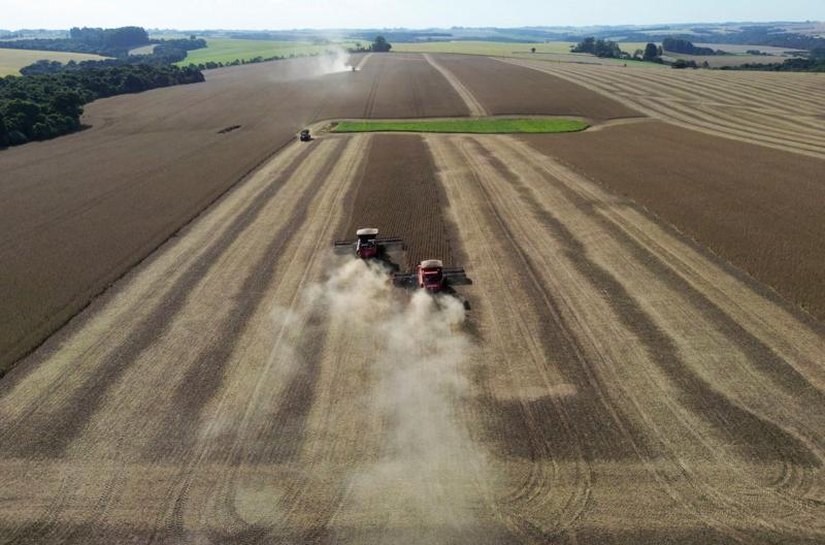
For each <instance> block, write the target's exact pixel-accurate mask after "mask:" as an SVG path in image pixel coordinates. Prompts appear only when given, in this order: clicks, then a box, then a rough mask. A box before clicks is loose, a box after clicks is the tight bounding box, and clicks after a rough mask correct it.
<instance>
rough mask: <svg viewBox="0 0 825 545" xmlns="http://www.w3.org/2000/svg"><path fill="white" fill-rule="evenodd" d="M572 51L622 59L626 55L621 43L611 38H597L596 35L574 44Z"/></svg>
mask: <svg viewBox="0 0 825 545" xmlns="http://www.w3.org/2000/svg"><path fill="white" fill-rule="evenodd" d="M570 51H572V52H573V53H590V54H591V55H596V56H597V57H602V58H612V59H620V58H623V57H624V56H626V53H624V52H623V51H622V50H621V49H620V48H619V44H617V43H616V42H612V41H610V40H602V39H598V40H597V39H596V38H594V37H592V36H591V37H589V38H585V39H584V40H582V41H581V42H579V43H578V44H576V45H574V46H573V47H572V48H571V49H570Z"/></svg>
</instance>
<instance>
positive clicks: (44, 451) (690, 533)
mask: <svg viewBox="0 0 825 545" xmlns="http://www.w3.org/2000/svg"><path fill="white" fill-rule="evenodd" d="M371 62H372V60H371V61H370V63H371ZM410 62H412V61H410ZM490 62H494V61H490ZM368 68H369V63H368V64H367V69H368ZM365 71H366V70H365ZM375 96H377V95H375ZM361 107H363V104H361ZM542 113H548V112H546V111H545V112H542ZM588 117H593V116H592V115H588ZM647 126H648V125H646V127H647ZM639 127H640V126H637V127H633V128H634V129H638V128H639ZM630 128H631V127H630V126H627V127H610V128H608V129H605V130H602V131H599V132H595V133H593V135H589V137H595V139H596V140H598V139H599V138H607V135H610V134H611V133H613V132H614V131H618V130H619V129H622V130H624V129H630ZM656 130H659V129H656ZM674 130H675V129H674ZM234 132H238V131H234ZM230 134H232V133H230ZM598 135H602V136H598ZM570 136H571V135H567V137H570ZM542 138H544V137H542ZM536 145H537V146H539V147H541V146H540V145H539V144H536ZM571 145H572V144H571ZM594 146H595V147H598V142H597V143H595V144H594ZM601 147H604V143H602V145H601ZM557 149H562V150H563V146H560V145H554V146H553V149H552V150H551V151H550V152H548V153H541V152H539V151H538V150H537V149H536V148H534V147H531V146H528V145H525V144H524V140H521V139H519V138H515V137H503V136H478V137H467V136H427V137H425V138H423V139H422V137H420V136H410V135H356V136H349V135H347V136H344V135H329V136H324V137H323V138H321V139H319V140H317V141H316V142H313V143H312V144H310V146H301V145H298V144H293V145H292V146H289V147H287V148H286V149H285V150H284V151H283V152H282V153H281V154H278V155H277V156H276V157H275V158H274V160H273V161H272V162H270V163H267V165H266V166H265V168H264V169H263V170H262V171H260V172H258V173H256V174H254V175H253V176H251V177H250V178H249V179H247V180H246V181H245V182H244V183H242V184H240V185H239V186H238V187H237V189H236V190H234V191H232V192H229V193H228V194H227V195H226V196H225V197H224V198H223V199H222V200H221V201H219V202H218V203H217V204H216V205H215V206H213V207H211V208H210V209H209V210H208V211H207V212H206V213H204V214H203V215H202V217H201V218H199V219H198V221H196V222H193V223H192V224H190V225H189V226H188V227H187V228H185V229H184V230H183V231H182V232H181V233H180V236H178V237H176V238H174V239H171V240H169V241H168V242H167V243H166V244H165V245H164V247H163V248H162V249H161V250H160V251H159V252H157V253H155V254H154V255H153V256H152V257H151V258H150V259H148V260H146V261H145V262H144V263H142V264H141V265H140V266H138V267H137V268H136V269H135V270H133V271H132V272H131V273H130V274H129V275H128V276H127V277H126V278H124V279H123V280H121V281H119V282H118V283H117V284H116V286H115V289H113V290H110V291H109V292H108V293H107V294H106V295H105V296H104V297H102V298H100V299H98V300H97V301H96V302H95V303H94V304H93V306H92V307H91V308H89V309H87V310H86V311H85V312H83V313H82V314H81V316H80V317H79V318H78V319H75V320H73V321H72V322H71V323H70V325H69V327H67V328H64V329H62V330H61V331H60V332H59V333H58V334H56V335H55V336H53V337H52V338H51V339H50V340H49V341H48V342H47V343H46V344H45V345H43V346H42V347H40V349H38V350H37V351H36V352H35V353H34V354H33V355H32V356H31V357H29V358H28V359H26V360H25V361H24V362H22V363H21V365H19V366H18V367H16V368H15V369H13V370H12V372H11V373H10V374H9V375H8V376H7V377H5V378H4V379H3V381H0V434H2V437H0V452H2V457H0V466H2V475H3V476H4V486H3V487H2V492H0V493H2V494H3V499H4V502H3V504H4V511H3V514H2V515H0V530H1V531H2V535H3V536H4V537H6V541H8V542H10V543H27V542H29V543H57V542H78V543H80V542H83V543H96V542H99V543H110V542H113V541H129V540H132V539H136V540H138V541H141V542H160V543H162V542H175V543H178V542H182V541H189V540H194V541H197V540H211V541H217V542H302V543H303V542H317V543H320V542H358V543H372V542H375V543H379V542H387V541H392V542H404V541H409V542H414V541H415V540H420V539H421V537H422V536H425V538H426V540H427V541H428V542H454V543H456V542H459V543H460V542H466V543H479V542H485V541H486V542H490V543H508V542H509V543H521V542H547V541H550V542H558V543H571V544H572V543H596V542H598V543H608V544H619V543H627V544H631V543H639V542H657V543H663V542H669V543H729V542H743V543H777V542H783V543H784V542H793V543H811V544H813V543H818V542H821V541H822V539H823V535H825V527H823V526H822V520H823V519H825V517H823V509H822V505H823V503H822V502H823V501H825V496H823V494H825V483H823V480H822V471H821V467H822V460H823V449H824V448H825V445H824V444H823V438H822V436H821V430H822V429H823V426H825V421H823V419H824V418H825V416H823V411H822V407H823V389H825V371H823V368H822V364H821V362H822V361H823V358H825V340H824V339H825V337H823V332H822V328H821V325H815V324H812V323H811V321H810V320H808V319H806V318H805V317H804V316H801V315H800V314H799V313H798V312H797V311H796V310H794V309H793V308H789V307H788V306H787V305H784V304H783V303H782V302H781V301H780V300H779V299H778V298H777V297H776V296H775V295H772V294H770V293H765V292H764V291H763V290H762V289H760V288H759V286H757V285H755V283H754V282H753V281H751V280H749V279H747V278H743V277H742V275H739V274H736V273H735V272H734V271H731V269H730V267H728V266H727V265H726V264H725V263H723V262H721V261H720V260H718V259H717V258H715V257H714V256H712V255H710V254H708V253H707V252H706V251H704V250H701V249H699V248H697V247H696V245H695V244H692V243H691V242H690V241H688V240H686V239H685V237H684V236H682V235H680V234H678V233H676V232H675V231H674V230H673V229H671V228H669V227H668V226H667V225H666V224H662V223H660V222H659V221H658V220H656V219H655V218H653V217H651V215H650V214H648V213H647V212H646V211H644V210H643V209H641V208H640V207H639V206H638V205H636V204H634V203H633V202H632V201H629V200H626V199H624V198H621V197H616V196H615V195H611V194H609V193H607V192H606V191H605V190H604V188H603V187H602V186H600V185H598V184H596V183H593V182H592V181H591V180H589V179H587V178H586V177H584V176H583V175H582V174H580V173H579V171H577V170H574V169H572V168H570V167H568V166H567V165H565V164H564V163H562V162H561V161H559V160H557V159H555V153H556V150H557ZM777 160H778V159H777ZM639 161H640V162H642V161H643V159H640V160H639ZM407 171H411V172H412V174H408V173H407ZM585 172H587V171H586V170H585ZM396 176H397V177H398V178H401V179H402V182H403V181H404V180H409V179H414V180H416V184H410V185H409V186H404V185H403V183H402V184H400V185H398V184H396V183H395V178H396ZM598 179H599V180H600V181H601V179H602V176H601V175H600V176H598ZM382 186H383V187H382ZM387 187H394V188H395V191H387V190H386V189H387ZM412 189H416V191H412ZM407 190H410V191H409V192H408V193H405V192H404V191H407ZM396 207H401V208H400V209H399V208H396ZM417 207H421V208H417ZM406 209H409V210H406ZM391 212H395V214H396V216H397V217H390V216H389V214H390V213H391ZM369 214H375V215H374V216H372V219H370V220H369V221H370V222H373V221H374V222H376V223H380V224H381V225H377V226H379V227H380V228H382V230H383V231H384V232H385V233H386V234H388V235H389V234H393V235H401V236H404V237H405V238H407V241H408V243H410V244H411V246H412V248H418V249H417V250H416V249H412V250H411V253H412V254H414V253H415V252H421V253H422V255H424V254H423V252H434V253H438V252H442V251H443V252H445V253H444V254H443V255H439V256H438V257H443V258H445V259H449V258H461V260H462V263H461V264H463V265H465V266H466V267H467V269H468V273H469V275H470V277H471V278H473V280H474V282H475V285H474V286H473V287H470V288H468V291H467V295H468V296H469V298H470V301H471V303H472V308H473V310H472V315H471V317H470V324H469V326H470V327H469V328H468V330H469V331H470V332H472V335H473V337H472V338H473V344H472V345H471V347H470V352H469V353H468V357H467V358H466V359H465V360H462V365H461V366H460V367H459V368H458V370H459V371H460V372H461V373H463V374H465V375H466V378H467V379H468V386H467V389H466V390H463V391H462V392H461V395H458V396H456V395H446V396H444V397H438V398H436V399H438V400H440V401H441V402H443V403H446V406H445V409H446V410H445V412H448V413H449V414H450V415H452V416H453V418H455V419H457V422H456V423H455V424H456V427H455V429H456V431H459V432H461V431H462V430H465V429H466V430H467V431H468V433H469V436H470V437H471V438H472V441H471V442H470V443H468V444H464V445H463V449H462V450H460V451H458V452H459V453H460V455H461V456H462V457H461V458H459V459H460V460H462V461H464V462H466V464H470V465H472V466H473V472H472V474H471V475H470V476H469V480H468V481H465V482H461V481H460V480H456V479H455V478H454V477H453V478H447V479H445V480H444V481H438V482H436V481H431V482H425V483H418V484H416V485H415V486H413V485H412V484H411V483H415V482H416V480H417V479H418V480H420V479H421V475H431V474H430V473H427V472H426V465H420V464H421V463H426V462H428V461H429V460H430V459H429V458H427V457H424V458H423V459H422V460H418V461H417V462H418V465H417V464H416V460H407V462H413V463H412V464H411V465H409V466H407V465H404V464H401V465H400V466H398V467H395V468H393V471H391V472H390V473H389V476H390V477H391V478H390V479H388V480H386V481H378V482H376V481H370V480H366V481H363V479H361V477H362V476H363V471H362V470H364V468H366V469H367V470H369V469H370V468H374V467H375V464H376V462H378V461H380V460H381V456H382V454H385V450H386V444H387V441H388V440H389V439H390V438H391V437H393V436H394V434H395V433H396V432H397V429H396V428H395V427H394V426H395V423H394V422H393V421H392V419H388V418H386V417H385V416H383V415H382V414H380V413H376V412H374V411H371V410H370V408H371V407H372V406H373V405H374V402H375V400H374V399H373V398H374V396H375V395H376V391H375V387H376V380H377V378H376V375H375V371H376V370H375V369H374V368H373V367H371V365H370V364H369V363H368V361H367V360H370V358H374V357H375V354H374V352H375V350H376V347H378V346H380V339H376V338H375V337H374V336H373V335H372V333H371V332H370V331H369V329H368V328H367V330H364V329H363V328H360V327H358V324H354V323H352V321H351V320H348V319H346V318H347V317H346V315H343V316H337V317H334V316H333V317H331V316H329V315H328V314H327V313H325V312H322V311H319V310H318V308H317V307H313V306H311V305H310V306H309V310H308V311H307V309H306V305H307V303H306V300H305V295H306V294H307V293H308V288H309V287H310V286H311V285H313V284H314V283H316V282H320V281H322V280H323V278H324V276H325V272H326V271H330V270H335V265H334V262H333V261H331V257H330V256H329V254H330V250H329V242H330V241H331V240H332V239H333V238H341V237H343V236H349V235H351V231H352V230H353V229H354V228H356V227H358V226H362V222H363V221H364V218H365V217H366V218H369ZM422 217H423V218H424V219H423V221H422V222H421V223H422V224H424V225H430V226H431V227H430V230H425V229H421V230H417V229H416V227H418V225H417V224H414V223H412V222H413V220H414V219H415V218H419V219H420V218H422ZM385 222H386V224H387V225H389V227H385ZM439 225H441V226H443V227H442V228H443V230H444V233H445V234H444V237H443V238H442V237H441V236H440V232H439V228H438V227H437V226H439ZM394 229H398V230H399V231H402V232H401V233H398V232H393V230H394ZM428 244H434V245H435V246H432V247H430V246H427V245H428ZM411 257H412V256H411ZM427 257H436V256H434V255H427ZM181 291H182V292H183V293H182V294H181V293H179V292H181ZM309 292H310V293H311V292H312V290H309ZM357 295H358V297H360V298H363V299H366V300H369V297H370V296H371V293H370V292H369V291H367V292H362V293H358V294H357ZM399 304H404V303H403V302H402V301H401V300H399ZM153 324H157V325H153ZM227 335H229V336H231V337H232V338H231V339H230V338H228V337H227ZM141 337H143V338H144V340H143V341H141V340H140V339H141ZM136 343H137V344H136ZM87 398H88V399H89V400H91V401H86V399H87ZM403 402H404V398H403V397H402V398H399V399H398V400H397V403H403ZM78 404H79V405H80V406H82V407H85V408H84V409H83V410H80V411H77V410H76V409H74V408H73V407H74V406H75V405H78ZM439 407H441V405H439ZM181 409H182V410H181ZM73 411H74V412H73ZM61 414H73V415H74V416H75V417H78V418H79V419H80V421H79V422H77V423H73V422H65V420H63V419H61V416H60V415H61ZM53 419H55V420H54V421H53ZM56 423H57V424H58V425H56ZM424 423H427V421H425V422H424ZM448 429H450V428H448ZM40 435H43V436H45V437H52V436H53V437H56V438H57V439H58V440H57V441H56V443H54V444H51V443H50V442H49V441H44V440H43V439H41V438H40V437H39V436H40ZM21 445H28V448H25V447H23V446H21ZM428 446H430V445H428ZM431 446H437V445H431ZM448 452H449V451H448ZM479 459H480V460H483V462H481V463H479V462H477V460H479ZM473 464H476V465H473ZM379 467H380V466H379ZM421 469H424V470H425V471H423V472H422V471H421ZM378 475H379V476H380V475H382V473H380V472H379V473H378ZM364 482H367V483H370V482H373V483H374V484H375V486H376V487H378V488H379V489H381V490H382V492H381V493H380V494H377V495H376V496H375V499H373V500H370V498H372V497H373V496H371V495H369V494H366V495H365V491H364V490H363V483H364ZM411 487H412V488H411ZM416 487H417V488H418V489H420V490H419V493H422V494H423V495H422V497H423V498H425V499H434V500H436V502H435V504H434V505H435V506H436V508H437V507H438V506H443V507H445V508H449V509H445V510H444V512H445V513H449V514H450V515H451V516H453V515H457V516H458V518H457V520H459V521H460V522H461V524H459V525H455V524H449V523H447V524H445V523H444V521H443V515H444V513H441V518H439V516H438V515H439V513H427V512H426V510H422V509H421V507H422V506H421V505H418V504H413V505H415V506H416V507H417V509H412V510H409V509H407V510H399V509H398V508H397V506H402V507H403V506H405V505H406V504H405V502H404V499H405V495H406V494H408V493H410V492H411V491H412V490H415V489H416ZM422 490H423V491H424V492H422ZM366 492H369V491H366ZM382 498H384V501H383V503H381V502H380V501H379V500H381V499H382ZM455 498H460V500H461V501H458V502H455V503H451V500H454V499H455ZM439 501H440V502H441V503H439ZM444 502H447V503H444ZM394 509H396V510H394ZM468 521H469V522H471V524H469V525H468V524H467V523H468Z"/></svg>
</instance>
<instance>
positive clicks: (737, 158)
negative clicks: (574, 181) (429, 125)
mask: <svg viewBox="0 0 825 545" xmlns="http://www.w3.org/2000/svg"><path fill="white" fill-rule="evenodd" d="M565 136H566V138H556V137H554V136H553V135H530V136H527V135H525V136H524V141H525V142H526V143H528V144H530V145H531V146H533V147H534V148H535V149H537V150H540V151H541V152H542V153H545V154H548V155H552V156H555V157H557V158H559V159H561V160H563V161H564V162H565V163H567V164H569V165H572V166H574V167H575V168H576V170H578V171H579V172H582V173H586V175H587V176H589V177H591V178H593V179H595V180H598V181H599V182H601V183H602V184H604V185H605V186H607V187H609V188H610V189H611V190H612V191H614V192H615V193H617V194H619V195H624V196H626V197H628V198H630V199H632V200H634V201H636V202H638V203H639V204H642V205H643V206H645V207H647V208H648V209H649V210H650V211H652V212H654V213H656V214H658V215H659V216H661V217H662V218H666V219H667V221H668V222H670V223H672V224H673V225H675V226H676V227H677V228H678V229H680V230H681V231H682V232H684V233H685V234H687V235H689V236H690V237H692V238H694V239H695V240H697V241H699V242H700V243H701V244H702V245H703V246H707V247H709V248H711V249H712V250H713V251H714V252H716V253H717V254H718V255H720V256H722V257H723V258H724V259H726V260H728V261H730V262H731V263H733V264H734V265H735V266H736V267H738V268H739V269H742V270H744V271H747V272H748V273H749V274H750V275H752V276H754V277H755V278H758V279H759V280H761V281H762V282H764V283H765V284H767V285H769V286H772V287H774V288H775V289H776V290H778V291H779V292H780V293H782V294H783V295H784V296H785V297H787V298H788V299H790V300H792V301H794V302H795V303H797V304H799V305H800V306H802V307H803V308H805V309H807V310H808V311H809V312H810V313H811V314H813V315H814V316H816V317H817V318H819V319H820V320H825V251H823V243H824V241H825V213H823V211H825V170H823V169H825V162H823V161H822V160H820V159H814V158H811V157H805V156H800V155H796V154H793V153H789V152H786V151H781V150H776V149H771V148H761V147H757V146H742V145H741V144H740V143H738V142H736V141H734V140H729V139H726V138H720V137H714V136H709V135H705V134H702V133H699V132H694V131H686V130H683V129H681V128H679V127H675V126H673V125H669V124H666V123H661V122H655V123H644V124H628V125H622V126H616V127H611V128H610V129H606V130H602V131H593V132H586V133H580V134H570V135H565Z"/></svg>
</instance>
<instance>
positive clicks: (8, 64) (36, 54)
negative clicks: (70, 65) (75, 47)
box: [0, 48, 106, 77]
mask: <svg viewBox="0 0 825 545" xmlns="http://www.w3.org/2000/svg"><path fill="white" fill-rule="evenodd" d="M105 58H106V57H101V56H100V55H87V54H85V53H63V52H61V51H37V50H29V49H3V48H0V77H3V76H19V75H20V69H21V68H23V67H24V66H28V65H30V64H34V63H36V62H37V61H39V60H44V59H45V60H48V61H59V62H62V63H63V64H66V63H67V62H69V61H76V62H80V61H100V60H103V59H105Z"/></svg>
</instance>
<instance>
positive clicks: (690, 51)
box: [662, 37, 727, 55]
mask: <svg viewBox="0 0 825 545" xmlns="http://www.w3.org/2000/svg"><path fill="white" fill-rule="evenodd" d="M662 48H663V49H664V50H665V51H672V52H674V53H684V54H685V55H726V54H727V53H726V52H724V51H722V50H721V49H719V50H714V49H712V48H710V47H697V46H695V45H693V42H691V41H689V40H683V39H681V38H671V37H668V38H665V39H664V40H662Z"/></svg>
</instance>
